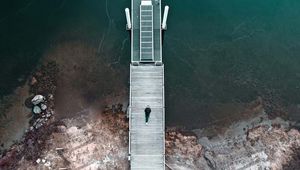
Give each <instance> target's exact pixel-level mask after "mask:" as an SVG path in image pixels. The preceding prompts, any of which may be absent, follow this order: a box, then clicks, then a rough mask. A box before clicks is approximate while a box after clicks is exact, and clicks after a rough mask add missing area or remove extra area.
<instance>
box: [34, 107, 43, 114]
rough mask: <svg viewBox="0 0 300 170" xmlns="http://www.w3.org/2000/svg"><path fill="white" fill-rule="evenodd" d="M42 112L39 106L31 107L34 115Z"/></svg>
mask: <svg viewBox="0 0 300 170" xmlns="http://www.w3.org/2000/svg"><path fill="white" fill-rule="evenodd" d="M41 112H42V109H41V108H40V107H39V106H34V107H33V113H34V114H40V113H41Z"/></svg>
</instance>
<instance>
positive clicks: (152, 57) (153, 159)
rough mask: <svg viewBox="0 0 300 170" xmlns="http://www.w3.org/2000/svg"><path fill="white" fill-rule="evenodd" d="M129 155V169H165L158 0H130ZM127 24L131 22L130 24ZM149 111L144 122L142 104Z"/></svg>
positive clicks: (159, 4) (160, 30)
mask: <svg viewBox="0 0 300 170" xmlns="http://www.w3.org/2000/svg"><path fill="white" fill-rule="evenodd" d="M131 3H132V4H131V12H132V15H131V19H132V28H130V30H131V64H130V94H129V108H128V112H129V114H128V116H129V156H128V159H129V161H130V168H131V169H132V170H135V169H138V170H141V169H151V170H164V169H165V96H164V65H163V63H162V41H161V39H162V38H161V35H162V29H161V1H160V0H132V2H131ZM130 25H131V24H130ZM147 106H149V107H150V108H151V113H150V117H149V122H148V124H146V122H145V108H146V107H147Z"/></svg>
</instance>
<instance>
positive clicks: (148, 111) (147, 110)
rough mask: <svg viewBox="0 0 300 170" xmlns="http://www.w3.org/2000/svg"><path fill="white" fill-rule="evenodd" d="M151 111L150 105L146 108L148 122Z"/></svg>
mask: <svg viewBox="0 0 300 170" xmlns="http://www.w3.org/2000/svg"><path fill="white" fill-rule="evenodd" d="M150 113H151V109H150V107H147V108H146V109H145V118H146V123H148V121H149V117H150Z"/></svg>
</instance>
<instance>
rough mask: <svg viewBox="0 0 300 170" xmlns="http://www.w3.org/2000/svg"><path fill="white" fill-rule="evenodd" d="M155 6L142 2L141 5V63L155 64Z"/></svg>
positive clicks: (149, 2)
mask: <svg viewBox="0 0 300 170" xmlns="http://www.w3.org/2000/svg"><path fill="white" fill-rule="evenodd" d="M153 60H154V57H153V5H152V2H151V1H142V2H141V5H140V61H141V62H153Z"/></svg>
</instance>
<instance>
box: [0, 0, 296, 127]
mask: <svg viewBox="0 0 300 170" xmlns="http://www.w3.org/2000/svg"><path fill="white" fill-rule="evenodd" d="M164 3H165V4H168V5H169V6H170V13H169V20H168V30H167V31H166V32H165V35H164V45H163V47H164V51H163V57H164V58H163V59H164V63H165V68H166V111H167V113H166V114H167V124H168V125H183V126H188V127H196V126H199V125H200V124H201V125H202V126H205V125H207V123H208V122H210V121H212V119H213V117H212V116H211V115H210V113H209V111H208V109H207V108H208V107H209V106H211V105H214V104H218V103H243V102H250V101H252V100H254V99H256V98H257V97H258V96H263V97H264V96H267V97H268V98H274V100H279V101H280V103H282V104H283V105H294V104H298V103H300V67H299V66H300V43H299V40H300V29H299V28H300V10H299V9H300V1H298V0H285V1H282V0H264V1H262V0H197V1H195V0H186V1H182V0H166V1H164ZM0 6H1V10H0V11H1V12H0V61H1V69H0V78H1V81H0V95H1V96H3V95H6V94H9V93H11V91H12V90H13V89H14V88H16V86H17V85H18V84H19V83H20V82H19V81H18V78H20V77H22V76H23V77H26V76H27V75H28V74H29V72H30V71H31V70H32V69H33V68H34V67H35V66H36V64H37V63H38V59H39V58H40V57H41V56H42V55H43V53H44V51H45V50H47V49H48V48H49V47H50V46H51V43H53V41H54V40H53V39H55V36H57V35H60V34H62V36H60V39H68V40H72V39H74V40H77V39H84V40H88V41H94V42H95V44H97V43H99V41H100V40H101V38H102V36H103V35H104V33H105V35H106V38H105V39H106V41H105V47H104V48H103V51H102V53H104V54H105V56H110V57H111V60H117V59H118V58H119V59H120V63H121V64H120V65H117V67H127V66H128V64H129V60H130V49H129V42H128V41H126V38H128V33H127V32H126V31H125V16H124V8H125V7H130V1H129V0H126V1H125V0H123V1H120V0H109V1H105V0H89V1H83V0H64V1H63V0H40V1H38V0H31V1H30V0H27V1H21V0H14V1H8V0H7V1H6V3H4V2H2V4H1V5H0ZM66 32H67V33H68V34H64V33H66ZM122 42H127V43H123V44H122ZM117 67H116V68H117Z"/></svg>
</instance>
